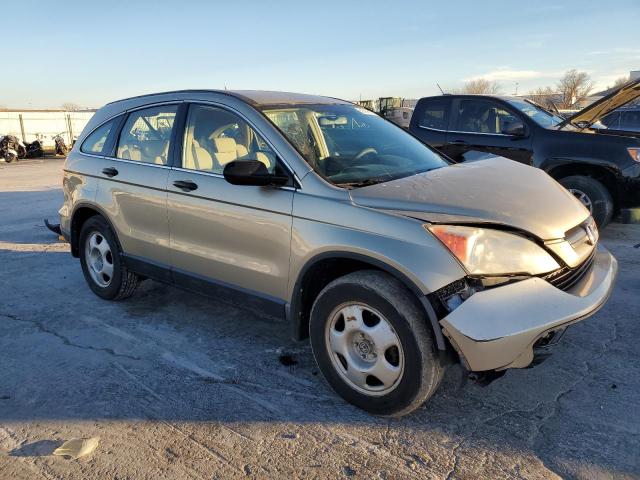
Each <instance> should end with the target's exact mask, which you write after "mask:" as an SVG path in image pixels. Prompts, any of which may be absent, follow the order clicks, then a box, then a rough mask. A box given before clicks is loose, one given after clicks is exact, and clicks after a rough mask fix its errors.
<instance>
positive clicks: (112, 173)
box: [102, 167, 118, 178]
mask: <svg viewBox="0 0 640 480" xmlns="http://www.w3.org/2000/svg"><path fill="white" fill-rule="evenodd" d="M102 173H104V174H105V175H106V176H107V177H109V178H111V177H115V176H116V175H118V170H116V169H115V168H113V167H107V168H103V169H102Z"/></svg>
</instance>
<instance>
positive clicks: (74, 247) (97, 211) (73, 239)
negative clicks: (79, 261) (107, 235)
mask: <svg viewBox="0 0 640 480" xmlns="http://www.w3.org/2000/svg"><path fill="white" fill-rule="evenodd" d="M95 216H100V217H102V218H103V219H104V220H105V221H106V222H107V223H108V224H109V228H111V231H112V232H113V235H114V237H115V238H116V242H118V247H119V248H120V249H121V250H122V246H121V245H120V240H119V239H118V234H117V233H116V230H115V228H113V224H112V223H111V220H109V217H108V216H107V214H106V213H105V211H104V210H103V209H102V208H100V207H98V206H96V205H94V204H91V203H79V204H78V205H76V207H75V208H74V210H73V213H72V215H71V231H70V233H69V237H70V238H69V242H70V244H71V255H73V256H74V257H76V258H77V257H78V256H79V254H80V252H79V247H80V246H79V243H80V231H81V230H82V226H83V225H84V224H85V223H86V221H87V220H89V219H90V218H92V217H95Z"/></svg>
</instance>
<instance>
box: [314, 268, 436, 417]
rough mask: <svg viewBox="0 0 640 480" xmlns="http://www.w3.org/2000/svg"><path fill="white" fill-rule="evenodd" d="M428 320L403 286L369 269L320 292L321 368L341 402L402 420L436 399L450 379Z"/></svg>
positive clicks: (317, 337) (317, 342)
mask: <svg viewBox="0 0 640 480" xmlns="http://www.w3.org/2000/svg"><path fill="white" fill-rule="evenodd" d="M427 322H428V320H427V318H426V316H425V314H424V312H423V311H422V309H421V308H420V307H419V304H418V302H417V299H416V298H415V297H414V295H413V294H412V293H411V292H410V291H409V290H408V289H407V288H406V287H405V286H404V285H403V284H402V283H401V282H400V281H398V280H397V279H395V278H394V277H392V276H390V275H387V274H386V273H382V272H378V271H375V270H363V271H359V272H354V273H351V274H348V275H345V276H344V277H341V278H338V279H336V280H334V281H333V282H331V283H329V285H327V286H326V287H325V288H324V289H323V290H322V291H321V292H320V294H319V295H318V297H317V298H316V300H315V302H314V304H313V308H312V310H311V319H310V322H309V335H310V338H311V347H312V349H313V354H314V356H315V359H316V362H317V364H318V368H319V369H320V371H321V372H322V375H323V376H324V378H325V380H326V381H327V382H328V383H329V385H331V387H332V388H333V389H334V390H335V391H336V392H337V393H338V394H339V395H340V396H341V397H343V398H344V399H345V400H347V401H348V402H350V403H352V404H353V405H355V406H357V407H359V408H362V409H363V410H366V411H368V412H371V413H373V414H377V415H388V416H401V415H405V414H407V413H410V412H412V411H413V410H415V409H417V408H418V407H420V405H422V404H423V403H424V402H425V401H426V400H427V399H428V398H429V397H431V396H432V395H433V393H434V392H435V391H436V389H437V388H438V385H439V384H440V381H441V380H442V376H443V373H444V367H443V365H442V363H441V361H440V359H439V357H438V355H437V353H436V349H435V346H434V342H433V340H432V336H431V332H430V331H429V327H428V326H427V325H428V323H427ZM378 372H380V373H378ZM376 375H377V376H376ZM378 376H379V377H380V378H378Z"/></svg>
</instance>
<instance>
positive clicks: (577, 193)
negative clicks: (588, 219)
mask: <svg viewBox="0 0 640 480" xmlns="http://www.w3.org/2000/svg"><path fill="white" fill-rule="evenodd" d="M568 190H569V191H570V192H571V193H572V194H573V196H574V197H576V198H577V199H578V200H580V203H582V204H583V205H584V206H585V207H586V208H587V210H589V213H591V214H593V202H592V201H591V199H590V198H589V195H587V194H586V193H584V192H583V191H582V190H578V189H577V188H569V189H568Z"/></svg>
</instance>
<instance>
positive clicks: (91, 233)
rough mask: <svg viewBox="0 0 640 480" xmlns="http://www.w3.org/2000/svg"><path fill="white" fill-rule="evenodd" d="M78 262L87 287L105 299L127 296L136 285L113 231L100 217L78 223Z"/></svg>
mask: <svg viewBox="0 0 640 480" xmlns="http://www.w3.org/2000/svg"><path fill="white" fill-rule="evenodd" d="M80 263H81V265H82V273H83V274H84V278H85V280H86V281H87V283H88V284H89V288H91V290H92V291H93V293H95V294H96V295H98V296H99V297H101V298H104V299H105V300H121V299H124V298H127V297H130V296H131V295H132V294H133V292H134V290H135V289H136V287H137V286H138V283H139V277H138V276H137V275H136V274H135V273H132V272H130V271H129V270H128V269H127V267H126V266H125V265H124V263H123V261H122V253H121V251H120V247H119V246H118V242H117V240H116V237H115V234H114V233H113V231H112V230H111V228H110V227H109V224H108V223H107V221H106V220H105V219H104V218H102V217H100V216H95V217H91V218H90V219H89V220H87V221H86V222H85V224H84V225H83V226H82V229H81V231H80Z"/></svg>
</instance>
